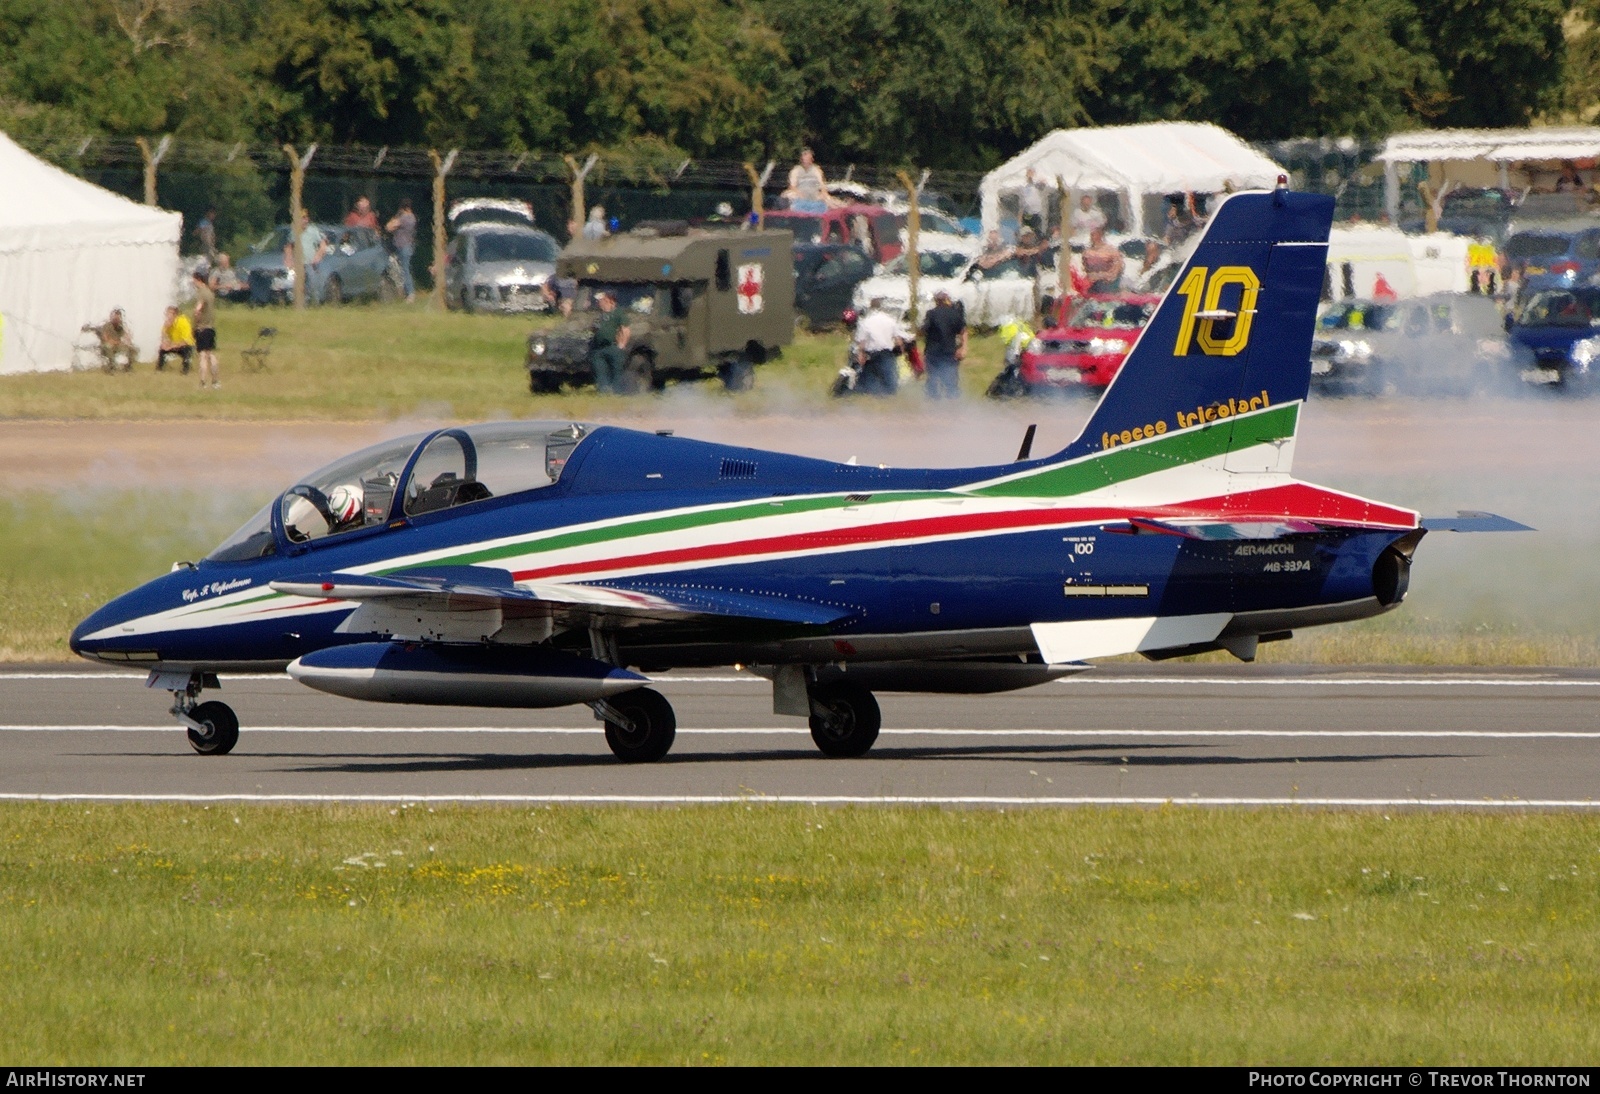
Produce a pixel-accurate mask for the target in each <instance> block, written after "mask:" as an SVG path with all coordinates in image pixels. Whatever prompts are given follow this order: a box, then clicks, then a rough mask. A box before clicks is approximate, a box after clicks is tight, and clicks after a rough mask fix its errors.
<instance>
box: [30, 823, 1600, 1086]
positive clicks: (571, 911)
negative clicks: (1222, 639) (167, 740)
mask: <svg viewBox="0 0 1600 1094" xmlns="http://www.w3.org/2000/svg"><path fill="white" fill-rule="evenodd" d="M0 833H3V843H0V847H3V851H0V939H3V942H4V945H3V946H0V992H3V993H4V995H5V998H6V999H8V1000H9V1001H10V1002H9V1004H8V1006H7V1021H6V1022H4V1023H0V1056H4V1057H5V1058H7V1059H10V1060H17V1061H26V1062H27V1063H29V1064H52V1063H57V1064H59V1063H74V1064H116V1065H119V1066H136V1065H142V1064H173V1063H188V1064H253V1063H270V1064H288V1063H313V1064H316V1063H358V1062H360V1063H365V1062H382V1063H441V1064H444V1063H474V1064H497V1063H498V1064H505V1063H542V1062H572V1063H594V1062H638V1063H690V1064H694V1063H702V1064H722V1063H730V1064H745V1063H860V1062H883V1063H955V1062H961V1063H1152V1064H1154V1063H1168V1064H1191V1063H1218V1064H1224V1063H1229V1064H1239V1063H1247V1062H1248V1063H1256V1064H1267V1063H1283V1064H1315V1063H1328V1062H1334V1061H1337V1062H1339V1063H1345V1064H1354V1063H1391V1064H1400V1063H1404V1064H1423V1063H1430V1064H1473V1063H1477V1064H1489V1063H1495V1064H1512V1063H1556V1062H1568V1063H1576V1062H1581V1061H1584V1060H1589V1059H1593V1058H1594V1056H1595V1054H1596V1053H1597V1052H1600V1023H1597V1022H1596V1018H1597V1017H1600V1010H1597V1002H1600V932H1597V931H1596V922H1595V915H1596V913H1595V909H1596V907H1597V906H1600V851H1597V843H1600V818H1594V817H1579V816H1570V815H1564V816H1554V815H1512V816H1505V815H1497V816H1479V815H1472V814H1461V813H1455V814H1394V815H1391V816H1383V815H1379V814H1374V813H1361V814H1331V813H1315V812H1299V811H1289V810H1281V811H1268V812H1239V811H1227V812H1224V811H1188V810H1184V809H1172V808H1169V809H1164V810H1156V811H1137V810H1119V811H1113V810H1049V811H1046V810H1038V811H1024V812H1020V813H1016V812H1013V813H997V812H977V811H974V812H954V811H949V812H941V811H937V810H929V809H923V810H907V809H873V810H830V809H812V808H788V807H768V806H754V807H742V806H739V807H719V808H695V809H660V810H626V809H562V808H558V809H538V810H534V811H532V812H524V811H520V810H512V809H472V808H446V807H443V806H439V807H434V808H429V807H427V806H421V805H419V806H413V807H409V808H402V807H394V808H383V807H370V808H366V807H364V808H350V807H335V808H326V809H309V808H308V809H284V808H240V807H233V806H226V805H217V806H213V807H211V808H209V809H203V808H200V807H176V806H173V807H166V806H162V807H138V806H104V805H94V806H87V805H83V804H73V805H67V804H63V805H7V806H5V807H4V808H3V809H0Z"/></svg>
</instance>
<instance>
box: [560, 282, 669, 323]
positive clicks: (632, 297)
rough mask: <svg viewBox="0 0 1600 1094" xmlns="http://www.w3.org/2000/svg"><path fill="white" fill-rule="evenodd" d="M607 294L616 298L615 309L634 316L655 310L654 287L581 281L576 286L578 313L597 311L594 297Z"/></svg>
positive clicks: (627, 283)
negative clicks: (603, 293)
mask: <svg viewBox="0 0 1600 1094" xmlns="http://www.w3.org/2000/svg"><path fill="white" fill-rule="evenodd" d="M602 292H609V293H610V294H611V295H612V296H614V297H616V300H617V307H618V308H621V309H622V310H623V311H625V312H630V313H632V314H634V315H649V314H650V313H651V312H653V311H655V310H656V287H655V286H654V285H637V284H632V283H630V282H626V281H614V282H613V281H583V282H580V283H579V284H578V302H577V304H576V305H575V307H576V309H577V310H578V311H599V310H600V305H599V304H597V303H596V302H595V297H596V296H597V295H599V294H600V293H602Z"/></svg>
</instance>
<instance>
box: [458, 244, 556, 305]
mask: <svg viewBox="0 0 1600 1094" xmlns="http://www.w3.org/2000/svg"><path fill="white" fill-rule="evenodd" d="M560 251H561V245H560V244H559V243H557V242H556V241H555V239H554V238H553V237H552V236H551V235H550V234H549V233H548V232H541V231H539V230H538V229H537V228H522V227H518V226H516V225H512V224H495V223H479V224H469V225H467V226H466V227H465V228H463V229H462V230H461V231H460V232H458V233H457V234H456V237H455V238H454V239H452V240H451V241H450V245H449V247H448V248H446V250H445V260H446V266H445V281H444V285H445V300H446V301H447V302H448V303H449V305H450V306H451V307H453V308H456V307H459V308H461V309H463V310H465V311H469V312H474V311H496V312H524V311H546V310H548V309H549V308H550V300H549V298H548V297H546V295H545V292H544V287H545V282H547V281H549V280H550V278H552V277H554V276H555V272H556V255H557V254H559V253H560Z"/></svg>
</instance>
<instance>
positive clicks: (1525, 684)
mask: <svg viewBox="0 0 1600 1094" xmlns="http://www.w3.org/2000/svg"><path fill="white" fill-rule="evenodd" d="M14 680H127V681H130V682H134V683H138V684H140V685H143V683H144V678H143V677H142V676H140V675H137V674H135V673H131V672H0V684H4V683H7V682H10V681H14ZM222 680H223V683H224V684H226V683H228V682H229V681H234V680H268V681H277V682H280V683H284V684H290V683H293V682H294V681H292V680H291V679H290V678H289V677H287V676H285V675H283V674H282V673H241V674H238V675H232V674H227V673H224V674H223V676H222ZM650 682H651V683H652V684H655V685H656V686H658V687H664V686H671V685H673V684H762V685H765V684H767V683H769V681H767V680H766V679H765V678H763V677H760V676H658V677H655V678H653V679H652V680H651V681H650ZM1052 682H1053V683H1056V684H1064V685H1066V686H1068V687H1081V686H1083V685H1085V684H1089V685H1096V686H1100V687H1189V686H1193V685H1203V686H1205V687H1244V688H1252V687H1260V688H1274V687H1294V688H1310V687H1390V688H1443V687H1474V688H1600V680H1560V679H1548V678H1532V679H1528V678H1521V677H1510V676H1332V677H1330V676H1271V677H1248V676H1139V677H1132V676H1096V675H1094V674H1093V673H1084V674H1082V675H1077V676H1071V677H1068V678H1066V679H1063V680H1055V681H1052Z"/></svg>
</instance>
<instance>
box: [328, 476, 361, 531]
mask: <svg viewBox="0 0 1600 1094" xmlns="http://www.w3.org/2000/svg"><path fill="white" fill-rule="evenodd" d="M365 503H366V492H365V491H363V490H362V489H361V486H360V484H359V483H353V482H346V483H340V484H339V485H338V486H335V487H334V488H333V489H332V490H329V491H328V512H330V513H332V514H333V522H334V524H336V525H340V526H343V525H346V524H355V523H358V522H359V521H360V520H361V516H362V506H363V505H365Z"/></svg>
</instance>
